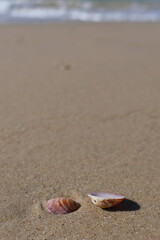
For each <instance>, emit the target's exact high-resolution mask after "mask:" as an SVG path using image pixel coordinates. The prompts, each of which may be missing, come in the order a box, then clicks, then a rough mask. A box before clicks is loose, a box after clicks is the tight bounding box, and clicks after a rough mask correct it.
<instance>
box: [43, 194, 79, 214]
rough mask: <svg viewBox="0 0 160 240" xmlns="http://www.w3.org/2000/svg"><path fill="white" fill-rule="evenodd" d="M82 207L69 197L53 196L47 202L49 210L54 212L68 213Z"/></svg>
mask: <svg viewBox="0 0 160 240" xmlns="http://www.w3.org/2000/svg"><path fill="white" fill-rule="evenodd" d="M78 208H80V204H79V203H77V202H75V201H73V200H72V199H68V198H53V199H51V200H49V201H48V203H47V210H48V212H49V213H52V214H67V213H71V212H74V211H76V210H78Z"/></svg>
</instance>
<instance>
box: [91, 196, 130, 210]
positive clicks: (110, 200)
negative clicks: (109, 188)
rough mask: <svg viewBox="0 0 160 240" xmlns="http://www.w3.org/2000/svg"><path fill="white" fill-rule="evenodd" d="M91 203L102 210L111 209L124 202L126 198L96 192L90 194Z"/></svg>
mask: <svg viewBox="0 0 160 240" xmlns="http://www.w3.org/2000/svg"><path fill="white" fill-rule="evenodd" d="M88 197H89V198H90V199H91V201H92V202H93V203H94V204H95V205H96V206H97V207H100V208H109V207H113V206H115V205H117V204H118V203H120V202H122V201H123V200H124V199H125V198H126V197H125V196H122V195H117V194H112V193H101V192H94V193H90V194H88Z"/></svg>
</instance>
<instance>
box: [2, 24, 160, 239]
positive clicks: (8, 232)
mask: <svg viewBox="0 0 160 240" xmlns="http://www.w3.org/2000/svg"><path fill="white" fill-rule="evenodd" d="M159 29H160V24H53V25H52V24H51V25H34V26H23V25H19V26H15V25H14V26H1V27H0V188H1V195H0V225H1V228H0V230H1V231H0V239H2V240H77V239H80V240H94V239H95V240H102V239H103V240H104V239H108V240H110V239H114V240H115V239H116V240H119V239H123V240H124V239H127V240H128V239H138V240H141V239H145V240H146V239H152V240H153V239H160V230H159V223H158V220H159V216H160V212H159V206H160V204H159V203H160V201H159V189H160V184H159V183H160V178H159V176H160V31H159ZM92 191H106V192H112V193H120V194H124V195H126V197H127V198H128V201H126V202H125V203H124V204H123V206H121V207H117V208H115V209H113V210H112V211H106V210H102V209H100V208H98V207H95V206H93V204H92V203H91V202H90V200H89V198H88V197H87V195H86V194H87V193H89V192H92ZM53 196H54V197H60V196H63V197H70V198H72V199H73V200H76V201H78V202H79V203H80V204H81V208H80V209H79V210H78V211H76V212H74V213H71V214H67V215H62V216H54V215H50V214H48V213H47V212H46V211H45V208H44V206H45V203H46V201H47V200H48V199H50V198H52V197H53Z"/></svg>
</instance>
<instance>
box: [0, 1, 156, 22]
mask: <svg viewBox="0 0 160 240" xmlns="http://www.w3.org/2000/svg"><path fill="white" fill-rule="evenodd" d="M52 21H58V22H59V21H62V22H64V21H83V22H128V21H129V22H158V21H160V0H0V23H17V22H19V23H23V22H35V23H36V22H37V23H38V22H52Z"/></svg>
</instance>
